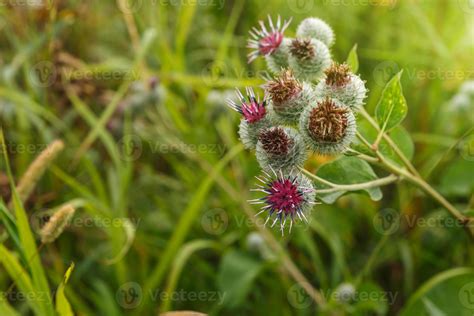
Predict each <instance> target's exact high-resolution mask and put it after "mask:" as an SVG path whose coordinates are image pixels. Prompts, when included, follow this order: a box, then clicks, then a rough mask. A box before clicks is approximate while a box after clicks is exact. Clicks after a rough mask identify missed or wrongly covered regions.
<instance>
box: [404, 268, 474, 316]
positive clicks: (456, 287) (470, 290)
mask: <svg viewBox="0 0 474 316" xmlns="http://www.w3.org/2000/svg"><path fill="white" fill-rule="evenodd" d="M473 309H474V269H472V268H455V269H451V270H448V271H444V272H442V273H440V274H437V275H435V276H434V277H433V278H431V279H430V280H428V281H427V282H426V283H425V284H423V285H422V286H421V287H420V288H419V289H418V290H417V291H416V292H415V293H414V294H413V295H412V296H411V298H410V299H409V300H408V303H407V304H406V306H405V308H404V309H403V310H402V312H401V313H400V315H401V316H412V315H413V316H418V315H458V316H468V315H472V311H473Z"/></svg>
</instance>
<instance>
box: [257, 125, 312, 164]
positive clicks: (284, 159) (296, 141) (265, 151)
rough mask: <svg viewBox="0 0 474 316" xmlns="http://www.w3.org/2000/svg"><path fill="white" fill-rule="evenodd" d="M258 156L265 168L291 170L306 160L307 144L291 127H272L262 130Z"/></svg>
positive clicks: (258, 144)
mask: <svg viewBox="0 0 474 316" xmlns="http://www.w3.org/2000/svg"><path fill="white" fill-rule="evenodd" d="M256 156H257V160H258V163H259V164H260V166H261V167H262V169H264V170H269V169H270V168H273V169H277V170H279V169H283V170H287V171H289V170H291V169H293V168H296V167H298V166H302V165H303V163H304V162H305V160H306V157H307V153H306V146H305V143H304V141H303V139H302V138H301V135H300V134H299V133H298V132H297V131H296V130H295V129H293V128H291V127H280V126H278V127H271V128H268V129H265V130H263V131H261V132H260V135H259V136H258V142H257V148H256Z"/></svg>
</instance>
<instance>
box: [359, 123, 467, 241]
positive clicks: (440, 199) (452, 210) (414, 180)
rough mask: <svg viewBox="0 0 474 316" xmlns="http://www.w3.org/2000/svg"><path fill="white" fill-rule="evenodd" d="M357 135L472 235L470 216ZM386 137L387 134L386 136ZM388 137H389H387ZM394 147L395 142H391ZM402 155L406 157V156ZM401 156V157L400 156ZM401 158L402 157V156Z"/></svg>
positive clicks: (417, 175)
mask: <svg viewBox="0 0 474 316" xmlns="http://www.w3.org/2000/svg"><path fill="white" fill-rule="evenodd" d="M357 137H358V138H359V139H360V140H361V141H362V142H363V143H364V144H365V145H366V146H367V147H368V148H371V149H372V150H373V152H374V153H375V155H376V156H377V157H378V158H379V160H380V163H381V165H382V166H383V167H384V168H385V169H387V170H389V171H390V172H392V173H394V174H396V175H399V176H402V177H404V178H406V179H407V180H408V181H409V182H411V183H413V184H415V185H417V186H418V187H420V188H421V189H423V190H424V191H425V192H426V193H428V194H429V195H430V196H431V197H432V198H434V199H435V200H436V201H438V203H440V204H441V205H442V206H443V207H445V208H446V209H447V210H448V211H449V212H450V213H451V215H453V216H454V217H455V218H456V219H458V220H459V221H460V222H461V223H462V224H463V225H464V226H465V227H466V229H467V231H468V233H469V235H470V236H471V237H474V231H473V230H472V229H471V228H470V227H469V225H468V224H469V223H470V222H471V218H469V217H467V216H466V215H464V214H463V213H461V212H460V211H459V210H458V209H456V207H454V206H453V205H452V204H451V203H450V202H449V201H448V200H446V199H445V198H444V197H443V196H442V195H441V194H439V193H438V192H437V191H436V190H435V189H433V187H432V186H431V185H430V184H429V183H427V182H426V181H425V180H424V179H423V178H421V176H420V175H419V174H418V172H417V173H410V172H409V171H407V170H405V169H402V168H400V167H399V166H397V165H395V164H393V163H392V162H390V161H389V160H387V159H386V158H385V157H384V156H383V154H382V153H381V152H380V151H379V150H378V149H377V148H374V147H372V146H371V144H370V142H368V141H367V140H366V139H365V138H364V137H363V136H362V135H361V134H360V133H359V132H357ZM387 137H388V136H387ZM388 138H389V137H388ZM389 139H390V138H389ZM393 145H394V146H395V147H396V148H398V147H397V146H396V144H393ZM402 156H403V157H404V158H405V159H406V157H405V156H404V155H403V153H402ZM400 158H402V157H400ZM402 160H403V158H402Z"/></svg>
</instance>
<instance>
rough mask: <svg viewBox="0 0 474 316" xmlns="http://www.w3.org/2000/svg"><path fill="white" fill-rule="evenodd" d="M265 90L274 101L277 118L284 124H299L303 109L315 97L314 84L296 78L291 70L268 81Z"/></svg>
mask: <svg viewBox="0 0 474 316" xmlns="http://www.w3.org/2000/svg"><path fill="white" fill-rule="evenodd" d="M265 91H266V93H267V95H268V96H269V98H270V99H271V101H272V103H271V110H272V111H273V112H274V113H275V118H276V119H278V120H279V121H280V122H281V123H283V124H290V125H295V124H297V123H298V121H299V118H300V115H301V112H302V111H303V109H304V108H305V107H306V105H308V104H309V102H310V101H311V100H313V99H314V92H313V87H312V85H311V84H310V83H306V82H304V83H301V82H300V81H298V80H296V78H295V77H294V76H293V73H292V71H291V70H285V71H284V72H282V73H281V74H280V75H279V76H278V77H277V78H275V79H273V80H271V81H269V82H267V84H266V85H265Z"/></svg>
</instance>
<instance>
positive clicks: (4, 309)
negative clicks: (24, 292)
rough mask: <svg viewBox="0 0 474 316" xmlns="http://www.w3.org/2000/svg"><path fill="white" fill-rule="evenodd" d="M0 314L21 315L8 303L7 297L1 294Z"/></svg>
mask: <svg viewBox="0 0 474 316" xmlns="http://www.w3.org/2000/svg"><path fill="white" fill-rule="evenodd" d="M0 315H2V316H19V315H20V314H18V313H17V312H16V311H15V310H14V309H13V307H12V306H11V305H10V304H8V301H7V300H6V299H5V297H3V296H0Z"/></svg>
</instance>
